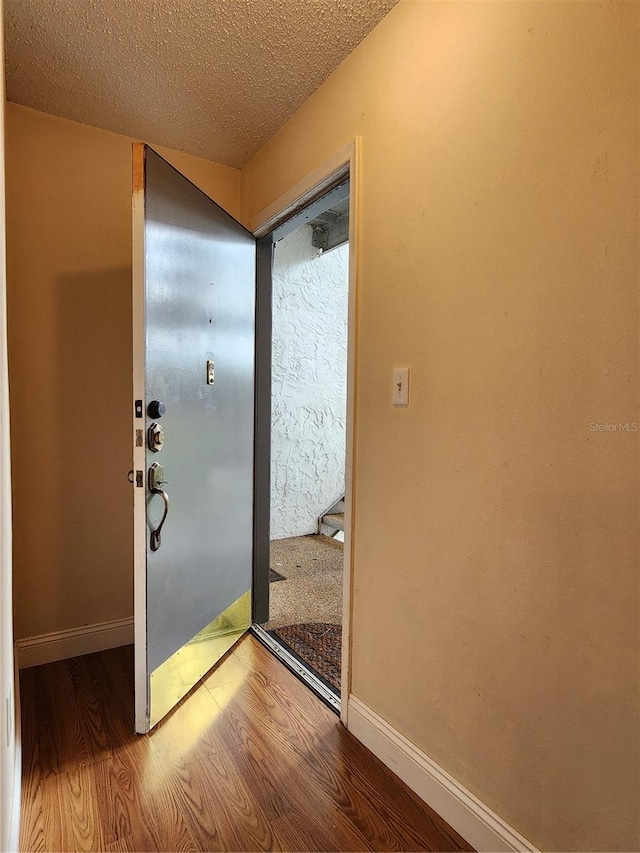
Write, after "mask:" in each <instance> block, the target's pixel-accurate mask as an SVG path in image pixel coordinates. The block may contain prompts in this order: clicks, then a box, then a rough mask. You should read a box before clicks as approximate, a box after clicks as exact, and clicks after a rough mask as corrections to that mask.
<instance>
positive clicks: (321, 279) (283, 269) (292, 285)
mask: <svg viewBox="0 0 640 853" xmlns="http://www.w3.org/2000/svg"><path fill="white" fill-rule="evenodd" d="M348 265H349V249H348V246H346V245H345V246H340V247H339V248H337V249H334V250H333V251H332V252H328V253H327V254H326V255H320V256H319V255H318V251H317V249H314V248H313V246H312V245H311V227H310V226H308V225H305V226H303V227H302V228H299V229H298V230H297V231H294V232H293V233H292V234H289V235H288V236H287V237H285V238H284V239H283V240H281V241H280V242H279V243H278V244H277V246H276V251H275V260H274V266H273V379H272V391H273V397H272V410H271V424H272V436H271V538H272V539H283V538H284V537H287V536H303V535H305V534H307V533H314V532H315V531H316V523H317V519H318V515H319V514H320V513H321V512H323V510H325V509H326V508H327V507H328V506H329V504H331V503H332V502H333V501H334V500H336V498H338V497H339V496H340V495H341V494H342V492H343V491H344V460H345V412H346V380H347V375H346V371H347V291H348Z"/></svg>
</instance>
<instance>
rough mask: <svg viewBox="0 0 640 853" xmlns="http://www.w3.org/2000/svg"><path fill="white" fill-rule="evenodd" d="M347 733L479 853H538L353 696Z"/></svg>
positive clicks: (522, 837)
mask: <svg viewBox="0 0 640 853" xmlns="http://www.w3.org/2000/svg"><path fill="white" fill-rule="evenodd" d="M348 720H349V724H348V725H349V731H350V732H351V733H352V734H353V735H354V736H355V737H357V738H358V740H359V741H361V742H362V743H363V744H364V745H365V746H366V747H367V748H368V749H370V750H371V752H373V754H374V755H376V756H377V757H378V758H379V759H380V760H381V761H382V762H383V763H384V764H386V766H387V767H388V768H389V769H390V770H392V771H393V772H394V773H395V774H396V776H399V777H400V778H401V779H402V781H403V782H404V783H405V784H406V785H408V786H409V787H410V788H411V790H412V791H414V792H415V793H416V794H417V795H418V796H419V797H420V798H421V799H422V800H424V802H425V803H427V805H429V806H431V808H432V809H433V810H434V811H436V812H437V813H438V814H439V815H440V816H441V817H443V818H444V819H445V820H446V821H447V823H448V824H449V825H450V826H452V827H453V829H455V830H456V832H458V833H459V834H460V835H461V836H462V837H463V838H464V839H466V840H467V841H468V842H469V844H471V845H472V846H473V847H474V848H475V849H476V850H477V851H479V853H488V851H491V853H498V851H500V853H502V851H527V853H539V851H538V848H537V847H535V846H534V845H533V844H532V843H531V842H530V841H527V839H526V838H524V836H522V835H520V833H519V832H518V831H517V830H516V829H514V828H513V827H512V826H510V825H509V824H508V823H507V822H506V821H504V820H503V819H502V818H501V817H500V816H499V815H497V814H496V813H495V812H494V811H492V810H491V809H490V808H489V807H488V806H486V805H485V804H484V803H483V802H481V801H480V800H479V799H478V798H477V797H476V796H475V795H474V794H472V793H471V791H469V790H467V788H465V787H464V785H461V784H460V782H458V781H457V780H456V779H454V778H453V776H451V775H450V774H449V773H447V771H446V770H444V769H443V768H442V767H440V766H439V765H438V764H436V763H435V761H432V760H431V759H430V758H429V757H428V756H427V755H425V754H424V753H423V752H421V751H420V750H419V749H418V748H417V747H416V746H414V745H413V744H412V743H411V742H410V741H408V740H407V739H406V738H405V737H404V736H403V735H401V734H400V732H398V731H396V730H395V729H394V728H393V727H392V726H390V725H389V723H387V722H386V721H385V720H383V719H382V717H379V716H378V715H377V714H376V713H374V712H373V711H372V710H371V709H370V708H368V707H367V706H366V705H365V704H364V702H361V701H360V699H358V698H357V697H355V696H353V695H352V696H350V697H349V716H348Z"/></svg>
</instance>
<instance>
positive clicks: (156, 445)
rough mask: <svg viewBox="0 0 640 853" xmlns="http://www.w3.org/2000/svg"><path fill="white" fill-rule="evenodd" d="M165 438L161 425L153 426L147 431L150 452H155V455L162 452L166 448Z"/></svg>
mask: <svg viewBox="0 0 640 853" xmlns="http://www.w3.org/2000/svg"><path fill="white" fill-rule="evenodd" d="M164 438H165V435H164V430H163V429H162V427H161V426H160V424H155V423H153V424H151V426H150V427H149V429H148V430H147V444H148V445H149V450H153V452H154V453H157V452H158V451H159V450H162V448H163V447H164Z"/></svg>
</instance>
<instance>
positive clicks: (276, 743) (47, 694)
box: [20, 637, 471, 851]
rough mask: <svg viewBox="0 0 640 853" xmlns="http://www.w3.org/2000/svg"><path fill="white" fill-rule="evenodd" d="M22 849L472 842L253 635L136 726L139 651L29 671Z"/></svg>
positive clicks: (24, 680)
mask: <svg viewBox="0 0 640 853" xmlns="http://www.w3.org/2000/svg"><path fill="white" fill-rule="evenodd" d="M20 680H21V697H22V727H23V728H22V748H23V790H22V826H21V841H20V844H21V850H23V851H71V850H83V851H84V850H87V851H88V850H101V851H127V850H135V851H143V850H172V851H178V850H180V851H183V850H184V851H186V850H196V851H197V850H208V851H218V850H219V851H261V850H288V851H294V850H295V851H303V850H315V851H329V850H344V851H347V850H348V851H357V850H358V851H359V850H377V851H378V850H379V851H382V850H438V851H448V850H470V849H471V848H470V847H469V846H468V845H467V844H466V843H465V842H464V841H463V839H462V838H460V837H459V836H458V835H457V834H456V833H455V832H454V831H453V830H452V829H451V828H450V827H449V826H448V825H447V824H446V823H445V822H444V821H443V820H442V819H441V818H440V817H439V816H438V815H436V814H435V813H434V812H432V811H431V810H430V809H429V808H427V807H426V806H425V805H424V804H423V803H422V802H421V801H420V800H418V799H417V798H416V797H415V796H414V795H413V794H412V793H411V792H410V791H409V790H408V789H407V788H406V787H405V786H404V785H403V784H402V783H401V782H400V781H399V780H398V779H397V778H396V777H395V776H394V775H393V774H392V773H391V772H390V771H389V770H387V768H386V767H384V766H383V765H382V764H381V763H380V762H379V761H378V760H377V759H376V758H375V757H374V756H372V755H371V753H370V752H368V750H366V749H365V748H364V747H363V746H362V745H361V744H359V743H358V741H356V740H355V738H353V737H352V736H351V735H350V734H349V733H348V732H347V731H346V730H345V729H344V728H343V726H342V725H341V723H340V722H339V720H338V718H337V717H336V716H335V714H333V713H332V712H331V711H330V710H329V709H328V708H327V707H325V706H324V705H323V704H322V702H320V700H318V699H317V698H316V697H315V696H314V695H313V694H312V693H311V692H310V691H309V690H308V689H307V688H306V687H305V686H304V685H303V684H301V683H300V682H299V681H298V680H297V679H296V678H295V676H293V675H292V674H291V673H290V672H289V671H288V670H287V669H286V668H285V667H284V666H283V665H282V664H281V663H280V662H279V661H277V660H276V659H275V658H274V657H273V656H272V655H271V654H270V653H269V652H268V651H267V650H266V649H264V648H263V647H262V646H261V645H260V644H259V643H258V642H257V640H255V639H254V638H253V637H245V638H244V639H243V640H242V641H241V642H240V643H239V644H238V646H237V647H236V649H235V650H233V651H232V652H231V653H230V654H229V655H228V656H227V657H226V658H225V659H224V660H223V661H222V662H221V663H220V664H219V666H218V667H217V668H216V669H215V670H214V671H213V672H211V673H209V674H208V675H207V676H206V677H205V678H204V679H203V681H202V682H200V684H199V685H197V687H196V688H195V689H194V690H193V691H192V692H191V693H190V694H189V695H188V696H187V697H186V698H185V699H184V700H183V701H182V702H181V703H180V705H179V706H178V707H177V708H176V709H175V711H173V712H172V713H171V714H170V715H169V717H167V718H166V719H165V720H164V721H163V722H162V723H161V724H160V725H158V726H157V727H156V729H154V731H153V732H152V733H151V734H149V735H146V736H144V737H141V736H138V735H135V734H133V650H132V647H130V646H127V647H123V648H120V649H113V650H111V651H108V652H101V653H99V654H93V655H87V656H86V657H81V658H72V659H71V660H66V661H61V662H59V663H54V664H47V665H46V666H39V667H34V668H32V669H28V670H23V671H22V673H21V679H20Z"/></svg>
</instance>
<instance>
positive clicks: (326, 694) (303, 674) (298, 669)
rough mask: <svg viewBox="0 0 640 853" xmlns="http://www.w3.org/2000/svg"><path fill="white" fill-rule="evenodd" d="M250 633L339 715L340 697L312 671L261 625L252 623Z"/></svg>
mask: <svg viewBox="0 0 640 853" xmlns="http://www.w3.org/2000/svg"><path fill="white" fill-rule="evenodd" d="M251 633H252V634H253V636H254V637H256V639H258V640H260V642H261V643H262V645H263V646H266V647H267V649H269V651H270V652H271V653H272V654H274V655H275V656H276V657H277V658H278V659H279V660H280V661H282V663H283V664H284V665H285V666H286V667H287V669H290V670H291V672H292V673H293V674H294V675H297V676H298V678H299V679H300V680H301V681H303V682H304V683H305V684H306V685H307V687H309V689H310V690H312V691H313V692H314V693H315V694H316V696H317V697H318V698H319V699H322V701H323V702H325V703H326V704H327V705H328V706H329V707H330V708H331V710H332V711H335V712H336V714H340V709H341V707H342V702H341V700H340V696H337V695H336V694H335V693H334V692H333V690H331V689H330V688H329V687H327V685H326V684H325V683H324V682H323V681H321V680H320V679H319V678H318V676H317V675H316V674H315V672H313V670H312V669H310V668H309V667H308V666H305V664H304V663H302V661H300V660H299V659H298V658H297V657H295V655H292V654H291V653H290V652H289V651H287V649H285V648H284V646H282V645H280V643H279V642H278V641H277V640H274V638H273V637H272V636H271V634H269V632H268V631H265V629H264V628H263V627H262V626H261V625H257V624H256V623H255V622H254V623H253V624H252V625H251Z"/></svg>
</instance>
